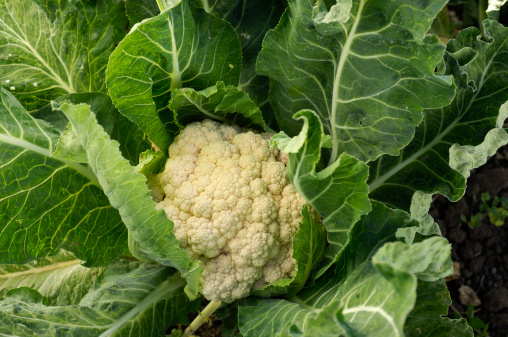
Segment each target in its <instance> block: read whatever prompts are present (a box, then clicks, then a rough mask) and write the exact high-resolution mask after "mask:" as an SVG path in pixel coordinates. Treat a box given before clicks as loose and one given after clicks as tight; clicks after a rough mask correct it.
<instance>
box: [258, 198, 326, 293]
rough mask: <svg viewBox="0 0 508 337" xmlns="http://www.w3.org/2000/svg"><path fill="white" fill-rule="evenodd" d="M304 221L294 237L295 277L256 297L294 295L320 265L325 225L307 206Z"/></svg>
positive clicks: (281, 281)
mask: <svg viewBox="0 0 508 337" xmlns="http://www.w3.org/2000/svg"><path fill="white" fill-rule="evenodd" d="M302 215H303V221H302V222H301V223H300V228H299V229H298V231H297V232H296V234H295V236H294V237H293V255H292V257H293V258H294V259H295V260H296V272H295V276H293V277H292V278H290V279H280V280H278V281H276V282H274V283H271V284H269V285H267V286H266V287H264V288H261V289H259V290H256V291H254V292H252V295H254V296H261V297H273V296H278V295H294V294H296V293H297V292H298V291H300V289H302V287H303V286H304V284H305V282H306V281H307V279H308V278H309V275H310V272H311V270H313V269H314V268H315V267H316V266H318V265H319V263H320V262H321V260H322V259H323V257H324V255H325V250H326V245H325V244H324V242H325V238H326V231H325V228H324V227H323V225H321V224H320V223H317V222H315V221H314V219H313V218H312V216H311V215H310V214H309V209H308V207H307V205H305V206H304V207H303V209H302Z"/></svg>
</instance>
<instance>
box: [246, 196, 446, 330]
mask: <svg viewBox="0 0 508 337" xmlns="http://www.w3.org/2000/svg"><path fill="white" fill-rule="evenodd" d="M414 225H415V221H414V220H412V219H411V218H410V217H409V215H408V214H407V213H405V212H402V211H397V210H391V209H389V208H387V207H386V206H384V205H382V204H380V203H377V202H373V210H372V212H371V213H369V214H368V215H366V216H364V217H362V219H361V220H360V221H359V222H358V223H357V225H355V227H354V228H353V231H352V233H351V241H350V243H349V244H348V245H347V247H346V248H345V251H344V254H342V255H341V257H340V259H339V261H338V262H337V264H335V266H334V269H331V270H329V271H328V272H327V273H326V274H325V275H324V276H323V277H322V278H320V279H319V280H317V282H316V283H315V284H313V285H312V286H310V287H306V288H303V289H302V291H300V292H299V293H298V294H297V295H296V296H293V297H289V298H287V299H285V300H281V299H256V298H248V299H247V303H246V305H241V306H240V308H239V326H240V331H241V332H242V334H243V335H244V336H245V337H249V336H260V337H264V336H267V337H268V336H289V334H290V328H291V326H294V327H293V328H292V332H293V333H294V334H295V335H298V336H339V335H345V334H346V333H347V335H348V336H369V337H377V336H379V337H386V336H403V326H404V321H405V319H406V317H407V315H408V314H409V312H410V311H411V309H412V308H413V306H414V303H415V300H416V286H417V279H416V276H415V275H414V274H412V270H413V269H414V268H413V267H412V264H411V262H413V263H420V262H419V261H420V260H419V259H420V257H421V255H424V254H425V252H426V253H430V252H432V247H433V246H434V244H433V243H432V242H428V241H429V240H426V241H424V242H422V243H421V244H415V245H412V246H409V245H405V244H402V245H403V246H397V247H398V248H402V247H403V250H402V251H401V252H400V253H401V254H402V253H404V254H405V255H404V263H399V262H397V261H394V260H393V259H390V258H389V256H385V253H387V252H389V250H386V249H382V250H381V251H379V252H378V253H376V255H374V261H379V262H375V263H374V264H372V263H371V262H370V260H371V257H372V255H373V254H374V252H375V251H376V250H377V249H378V248H379V247H381V246H382V245H383V244H384V243H385V242H387V241H393V240H394V239H395V237H394V234H395V231H396V230H397V228H400V227H407V226H414ZM441 240H444V239H441ZM443 254H444V253H443ZM444 255H449V252H448V253H446V254H444ZM440 257H442V256H440ZM421 266H422V269H428V268H429V267H430V268H433V265H432V264H429V265H427V266H423V264H422V265H421ZM407 267H409V269H408V268H407ZM418 269H419V270H420V268H418ZM298 330H300V331H301V332H300V333H299V334H296V331H298Z"/></svg>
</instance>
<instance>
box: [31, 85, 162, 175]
mask: <svg viewBox="0 0 508 337" xmlns="http://www.w3.org/2000/svg"><path fill="white" fill-rule="evenodd" d="M64 101H69V102H72V103H73V104H80V103H86V104H88V105H90V107H91V109H92V111H93V112H94V113H95V117H96V118H97V121H98V122H99V124H100V125H101V126H102V127H103V128H104V130H105V131H106V132H107V133H108V134H109V136H110V137H111V139H114V140H116V141H117V142H119V143H120V151H122V155H123V156H124V158H126V159H128V160H129V162H130V163H131V164H132V165H137V164H138V163H139V157H140V155H141V153H142V152H144V151H146V150H148V149H150V148H151V147H152V146H151V144H150V142H149V141H148V140H147V139H146V137H145V135H144V133H143V132H142V131H141V130H140V129H139V128H138V127H137V125H136V124H134V123H132V122H131V121H130V120H129V119H127V118H126V117H125V116H123V115H122V114H120V112H119V111H118V109H117V108H115V106H114V105H113V102H112V101H111V98H109V96H108V95H106V94H102V93H97V92H93V93H78V94H71V95H64V96H60V97H58V98H57V99H55V102H64ZM32 116H34V117H35V118H39V119H43V120H45V121H46V122H49V123H50V124H52V125H53V126H55V127H56V128H58V129H59V130H60V131H62V132H64V130H67V129H68V127H67V126H68V123H69V120H68V119H67V117H65V115H64V113H63V112H61V111H59V110H52V108H51V104H49V105H47V106H45V107H44V108H42V109H40V110H38V111H37V112H35V113H33V114H32ZM71 140H72V138H71ZM74 140H76V139H75V137H74ZM60 141H61V140H60ZM60 141H59V142H60ZM78 143H79V141H78ZM79 146H80V147H81V145H79ZM81 149H82V147H81ZM75 151H79V150H78V149H75ZM81 151H83V152H84V150H81ZM78 162H79V161H78ZM85 162H86V161H85Z"/></svg>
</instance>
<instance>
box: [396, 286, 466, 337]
mask: <svg viewBox="0 0 508 337" xmlns="http://www.w3.org/2000/svg"><path fill="white" fill-rule="evenodd" d="M451 303H452V301H451V299H450V294H449V292H448V289H447V288H446V283H445V281H444V280H439V281H436V282H424V281H420V282H418V288H417V297H416V304H415V308H414V309H413V311H411V313H410V314H409V315H408V317H407V320H406V324H405V325H404V333H405V335H406V337H473V330H472V329H471V327H470V326H469V325H468V324H467V321H466V320H465V319H449V318H447V317H442V316H446V315H447V314H448V306H449V305H450V304H451Z"/></svg>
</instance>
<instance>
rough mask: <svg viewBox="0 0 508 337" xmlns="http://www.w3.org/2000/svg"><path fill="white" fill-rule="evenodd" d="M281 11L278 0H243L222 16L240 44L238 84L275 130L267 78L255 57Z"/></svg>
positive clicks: (281, 6)
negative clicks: (240, 68) (240, 64)
mask: <svg viewBox="0 0 508 337" xmlns="http://www.w3.org/2000/svg"><path fill="white" fill-rule="evenodd" d="M283 11H284V6H283V4H282V2H281V1H278V0H249V1H246V0H243V1H239V4H238V6H236V7H235V8H234V9H233V10H232V11H230V12H229V13H228V15H227V16H225V17H224V19H225V20H227V21H229V22H230V23H231V24H232V25H233V27H234V28H235V30H236V33H237V34H238V36H239V37H240V42H241V44H242V56H243V58H242V72H241V73H240V82H239V84H238V87H239V88H240V89H242V90H243V91H245V92H247V93H248V94H249V97H250V98H251V99H252V100H253V101H254V103H256V105H257V106H258V107H259V109H260V110H261V111H262V112H263V118H264V120H265V122H266V124H267V125H269V126H270V127H271V128H272V129H277V130H278V126H277V122H276V120H275V114H274V112H273V109H272V107H271V106H270V102H269V99H268V90H267V88H268V86H269V83H268V82H269V80H268V77H266V76H261V75H259V74H258V73H257V72H256V60H257V57H258V54H259V52H260V51H261V43H262V42H263V38H264V37H265V35H266V32H268V30H269V29H272V28H275V26H276V25H277V23H278V22H279V20H280V17H281V15H282V12H283Z"/></svg>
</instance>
